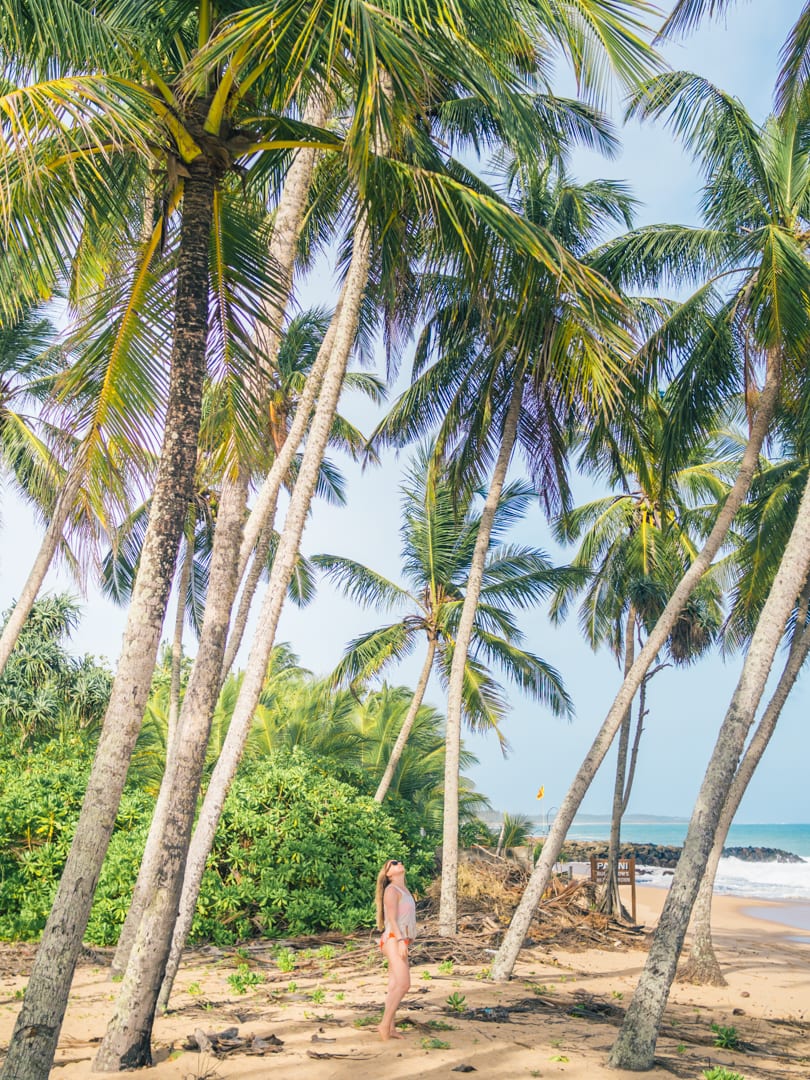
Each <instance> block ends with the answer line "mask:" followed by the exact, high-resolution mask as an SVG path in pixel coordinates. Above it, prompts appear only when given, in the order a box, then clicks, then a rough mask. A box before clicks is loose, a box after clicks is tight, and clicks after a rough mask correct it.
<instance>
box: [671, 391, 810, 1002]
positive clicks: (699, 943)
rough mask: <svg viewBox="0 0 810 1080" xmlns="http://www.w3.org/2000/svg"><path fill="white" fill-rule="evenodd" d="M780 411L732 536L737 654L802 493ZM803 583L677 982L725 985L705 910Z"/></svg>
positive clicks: (799, 659)
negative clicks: (770, 459)
mask: <svg viewBox="0 0 810 1080" xmlns="http://www.w3.org/2000/svg"><path fill="white" fill-rule="evenodd" d="M790 413H791V410H783V414H782V416H780V420H781V421H782V423H781V424H780V431H781V440H780V441H781V442H782V447H783V452H784V457H781V458H780V459H779V460H778V461H776V462H774V463H772V464H768V465H767V466H764V467H763V469H762V472H761V473H760V476H759V477H758V478H757V480H756V481H755V483H754V485H753V489H752V498H751V501H750V503H749V504H748V505H747V506H746V507H745V508H744V512H743V514H742V515H741V521H740V525H739V528H738V530H737V548H736V550H735V551H734V552H733V553H732V554H731V555H730V556H729V561H730V562H731V564H732V566H733V572H734V575H735V577H736V585H735V588H734V604H733V607H732V611H731V615H730V616H729V620H728V624H727V626H726V644H727V646H728V647H730V648H738V647H742V646H744V645H745V644H747V643H748V642H749V641H750V639H751V636H752V635H753V632H754V630H755V628H756V623H757V620H758V617H759V614H760V612H761V610H762V606H763V604H764V602H765V600H766V598H767V595H768V592H769V590H770V588H771V585H772V584H773V580H774V577H775V575H776V571H777V569H778V558H779V552H781V551H783V550H784V548H785V545H786V544H787V542H788V540H789V538H790V531H791V528H792V526H793V523H794V521H795V517H796V510H797V508H798V504H799V500H800V498H801V492H802V489H803V487H804V485H805V483H806V478H807V468H808V466H807V453H806V441H805V438H804V433H803V432H802V430H801V421H800V418H799V417H797V416H795V415H793V416H791V415H790ZM809 601H810V590H809V587H808V582H805V585H804V589H803V590H802V593H801V595H800V596H799V598H798V602H797V605H796V610H795V612H794V613H793V615H792V616H791V618H790V620H789V640H788V649H787V657H786V659H785V664H784V668H783V670H782V674H781V675H780V677H779V681H778V683H777V685H776V687H775V688H774V691H773V694H772V695H771V698H770V701H769V702H768V704H767V706H766V708H765V710H764V712H763V713H762V716H761V718H760V720H759V723H758V725H757V728H756V730H755V732H754V734H753V736H752V737H751V740H750V742H749V743H748V746H747V747H746V750H745V754H744V755H743V758H742V760H741V761H740V764H739V766H738V768H737V771H736V773H735V775H734V780H733V782H732V785H731V788H730V790H729V794H728V798H727V799H726V802H725V804H724V806H723V810H722V814H721V816H720V822H719V824H718V827H717V832H716V833H715V837H714V843H713V845H712V850H711V852H710V854H709V858H708V862H707V864H706V870H705V871H704V874H703V878H702V880H701V883H700V889H699V890H698V894H697V899H696V900H695V906H694V908H693V911H692V922H691V946H690V951H689V958H688V960H687V962H686V963H685V964H684V965H683V967H682V969H681V970H680V971H679V974H678V978H679V979H680V980H681V981H684V982H693V983H709V984H711V985H714V986H724V985H725V982H726V981H725V978H724V977H723V973H722V971H721V969H720V965H719V963H718V961H717V957H716V956H715V953H714V946H713V942H712V932H711V909H712V896H713V890H714V880H715V877H716V875H717V868H718V865H719V862H720V858H721V856H722V854H723V847H724V845H725V842H726V837H727V835H728V830H729V828H730V826H731V823H732V821H733V820H734V815H735V814H736V812H737V809H738V807H739V805H740V802H741V800H742V797H743V795H744V794H745V791H746V789H747V787H748V783H749V781H750V779H751V777H752V776H753V774H754V771H755V769H756V767H757V765H758V764H759V761H760V759H761V757H762V755H763V753H764V752H765V750H766V748H767V746H768V743H769V742H770V738H771V736H772V734H773V732H774V729H775V727H776V724H777V721H778V719H779V716H780V714H781V711H782V708H783V706H784V704H785V702H786V700H787V698H788V695H789V694H790V692H791V690H792V689H793V686H794V684H795V682H796V679H797V678H798V675H799V673H800V672H801V670H802V667H803V665H804V662H805V660H806V659H807V654H808V651H810V631H808V627H807V621H808V602H809Z"/></svg>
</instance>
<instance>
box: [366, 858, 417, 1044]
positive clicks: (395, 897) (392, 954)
mask: <svg viewBox="0 0 810 1080" xmlns="http://www.w3.org/2000/svg"><path fill="white" fill-rule="evenodd" d="M375 899H376V903H377V929H378V930H381V931H382V936H381V938H380V950H381V952H382V954H383V956H385V957H386V959H387V960H388V993H387V994H386V995H385V1012H384V1013H383V1018H382V1021H381V1023H380V1027H379V1032H380V1035H381V1036H382V1038H383V1039H401V1038H402V1035H400V1034H399V1032H398V1031H397V1030H396V1028H395V1027H394V1014H395V1013H396V1011H397V1008H398V1007H399V1003H400V1002H401V1001H402V999H403V998H404V997H405V995H406V994H407V993H408V991H409V990H410V988H411V968H410V964H409V963H408V946H409V945H410V943H411V942H412V941H413V939H414V938H415V937H416V903H415V902H414V898H413V897H412V896H411V894H410V892H409V891H408V887H407V886H406V884H405V867H404V865H403V864H402V863H401V862H400V860H399V859H388V860H387V861H386V863H385V865H384V866H383V868H382V870H381V871H380V872H379V874H378V875H377V893H376V897H375Z"/></svg>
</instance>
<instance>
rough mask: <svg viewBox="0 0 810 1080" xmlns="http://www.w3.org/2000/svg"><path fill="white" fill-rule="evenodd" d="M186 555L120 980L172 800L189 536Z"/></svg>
mask: <svg viewBox="0 0 810 1080" xmlns="http://www.w3.org/2000/svg"><path fill="white" fill-rule="evenodd" d="M183 546H184V547H185V555H184V556H183V565H182V570H181V572H180V580H179V582H178V585H177V589H178V597H177V611H176V616H175V622H174V638H173V640H172V676H171V685H170V688H169V724H168V730H167V732H166V762H165V764H164V767H163V777H162V779H161V782H160V790H159V791H158V797H157V799H156V801H155V809H154V811H153V812H152V821H151V823H150V825H149V834H148V836H147V838H146V847H145V848H144V854H143V859H142V860H141V865H140V868H139V869H138V877H137V879H136V881H135V888H134V889H133V892H132V900H131V901H130V904H129V909H128V910H127V916H126V918H125V919H124V925H123V926H122V927H121V933H120V934H119V935H118V943H117V945H116V948H115V955H114V956H113V959H112V963H111V964H110V978H111V979H116V978H118V976H120V975H122V974H123V973H124V970H125V969H126V966H127V962H128V960H129V953H130V950H131V949H132V943H133V941H134V940H135V934H136V933H137V930H138V924H139V923H140V921H141V916H142V915H143V911H144V907H145V906H146V900H147V894H148V882H149V880H150V873H151V864H150V859H149V855H150V852H152V851H153V850H154V847H155V845H156V843H157V838H158V837H159V836H160V834H161V832H162V830H163V820H164V817H165V814H166V807H167V804H168V800H169V797H170V791H169V786H168V784H167V783H165V781H166V775H167V773H168V771H169V762H170V761H171V758H172V754H173V751H174V745H175V740H176V738H177V725H178V720H179V718H180V677H181V666H182V661H183V623H184V621H185V615H186V595H187V593H188V582H189V578H190V577H191V564H192V561H193V558H194V549H193V547H192V544H191V542H190V541H189V539H188V538H187V537H186V538H185V540H184V545H183Z"/></svg>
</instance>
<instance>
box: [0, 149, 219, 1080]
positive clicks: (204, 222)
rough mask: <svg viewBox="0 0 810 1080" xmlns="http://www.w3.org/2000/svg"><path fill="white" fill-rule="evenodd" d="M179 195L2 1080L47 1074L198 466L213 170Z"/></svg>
mask: <svg viewBox="0 0 810 1080" xmlns="http://www.w3.org/2000/svg"><path fill="white" fill-rule="evenodd" d="M190 173H191V175H190V176H189V177H188V178H187V179H186V181H185V185H184V195H183V220H182V226H181V232H180V251H179V256H178V272H177V291H176V300H175V320H174V342H173V346H172V357H171V374H170V383H169V401H168V408H167V413H166V423H165V430H164V436H163V445H162V448H161V455H160V463H159V466H158V473H157V479H156V482H155V491H154V496H153V500H152V510H151V513H150V516H149V525H148V527H147V530H146V537H145V539H144V545H143V551H142V553H141V559H140V564H139V567H138V573H137V576H136V578H135V584H134V587H133V591H132V600H131V602H130V607H129V614H128V617H127V625H126V629H125V631H124V641H123V646H122V651H121V656H120V658H119V662H118V670H117V672H116V676H115V681H114V683H113V688H112V694H111V696H110V702H109V705H108V707H107V712H106V715H105V718H104V725H103V727H102V730H101V735H100V738H99V743H98V748H97V750H96V755H95V759H94V761H93V767H92V770H91V772H90V778H89V780H88V784H87V790H86V793H85V797H84V803H83V805H82V810H81V814H80V816H79V821H78V823H77V826H76V833H75V836H74V839H73V843H72V845H71V848H70V853H69V855H68V858H67V862H66V863H65V868H64V870H63V872H62V877H61V880H60V882H59V888H58V890H57V894H56V898H55V900H54V902H53V906H52V907H51V912H50V915H49V917H48V922H47V924H46V926H45V930H44V932H43V935H42V940H41V942H40V945H39V949H38V950H37V955H36V959H35V961H34V966H33V970H32V972H31V977H30V979H29V982H28V987H27V989H26V994H25V1000H24V1002H23V1006H22V1009H21V1010H20V1014H19V1016H18V1018H17V1023H16V1026H15V1028H14V1034H13V1036H12V1039H11V1044H10V1046H9V1050H8V1055H7V1056H6V1060H5V1062H4V1065H3V1072H2V1076H3V1078H4V1080H12V1078H13V1080H47V1077H48V1074H49V1073H50V1070H51V1066H52V1064H53V1056H54V1052H55V1050H56V1044H57V1041H58V1039H59V1032H60V1029H61V1026H62V1020H63V1018H64V1014H65V1008H66V1006H67V999H68V993H69V990H70V984H71V981H72V978H73V971H74V968H75V965H76V960H77V958H78V955H79V952H80V950H81V945H82V938H83V936H84V931H85V928H86V926H87V920H88V918H89V916H90V908H91V905H92V902H93V895H94V893H95V889H96V883H97V882H98V876H99V874H100V872H101V865H102V863H103V861H104V855H105V853H106V851H107V846H108V844H109V841H110V836H111V835H112V830H113V826H114V824H115V816H116V813H117V812H118V805H119V803H120V799H121V792H122V790H123V787H124V783H125V781H126V776H127V769H128V767H129V761H130V757H131V756H132V750H133V748H134V746H135V742H136V740H137V738H138V733H139V731H140V728H141V723H142V720H143V712H144V708H145V706H146V700H147V697H148V694H149V689H150V686H151V683H152V674H153V672H154V668H155V657H156V655H157V649H158V645H159V643H160V635H161V631H162V628H163V619H164V617H165V614H166V605H167V602H168V598H169V592H170V589H171V583H172V580H173V578H174V569H175V561H176V557H177V550H178V545H179V542H180V537H181V535H182V530H183V524H184V522H185V518H186V511H187V509H188V503H189V500H190V498H191V494H192V485H193V481H194V472H195V467H196V463H197V441H198V433H199V425H200V415H201V407H202V388H203V380H204V376H205V369H206V363H205V358H206V340H207V334H208V247H209V241H210V235H211V220H212V213H213V202H214V176H213V174H212V171H211V168H210V165H209V163H208V161H207V160H206V159H205V158H201V159H198V160H197V161H195V162H193V163H192V165H191V166H190Z"/></svg>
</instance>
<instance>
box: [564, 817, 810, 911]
mask: <svg viewBox="0 0 810 1080" xmlns="http://www.w3.org/2000/svg"><path fill="white" fill-rule="evenodd" d="M687 827H688V826H687V822H683V823H680V822H673V823H658V822H656V823H653V824H649V825H645V824H642V823H634V822H628V823H627V824H626V825H624V826H623V828H622V840H623V841H625V842H629V843H637V844H674V845H678V846H680V845H681V844H683V841H684V838H685V836H686V830H687ZM609 831H610V826H609V825H607V824H604V825H603V824H601V823H596V824H582V825H578V824H576V823H575V824H573V825H572V826H571V828H570V829H569V830H568V836H569V839H571V840H607V838H608V834H609ZM726 847H769V848H779V849H781V850H782V851H789V852H791V853H792V854H793V855H798V856H800V857H801V858H802V860H803V861H802V862H800V863H780V862H748V861H747V860H743V859H721V860H720V866H719V868H718V871H717V878H716V880H715V892H717V893H725V894H726V895H731V896H741V897H749V898H751V899H757V900H776V901H788V902H789V901H796V900H799V901H805V902H810V825H732V826H731V829H730V830H729V834H728V839H727V840H726ZM642 880H643V881H644V883H645V884H649V885H660V886H662V887H664V888H666V887H667V886H668V885H669V882H670V880H671V876H670V875H669V874H666V873H665V871H662V870H660V869H654V868H653V869H651V870H650V872H649V874H648V875H645V877H644V878H643V879H642Z"/></svg>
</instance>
